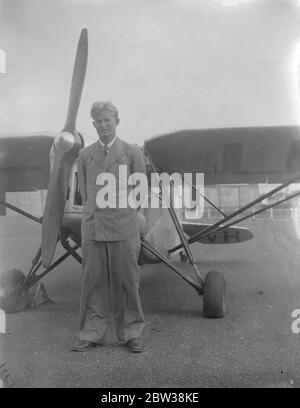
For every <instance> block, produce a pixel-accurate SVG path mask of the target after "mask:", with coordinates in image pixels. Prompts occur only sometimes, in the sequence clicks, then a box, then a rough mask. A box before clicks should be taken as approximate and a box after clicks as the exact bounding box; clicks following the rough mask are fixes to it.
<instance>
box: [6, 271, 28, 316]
mask: <svg viewBox="0 0 300 408" xmlns="http://www.w3.org/2000/svg"><path fill="white" fill-rule="evenodd" d="M24 279H25V275H24V273H23V272H21V271H19V270H18V269H12V270H10V271H5V272H3V273H1V274H0V309H2V310H4V311H5V312H7V313H14V312H19V311H21V310H24V309H25V308H26V307H28V306H29V305H30V296H29V293H28V290H24V288H23V282H24Z"/></svg>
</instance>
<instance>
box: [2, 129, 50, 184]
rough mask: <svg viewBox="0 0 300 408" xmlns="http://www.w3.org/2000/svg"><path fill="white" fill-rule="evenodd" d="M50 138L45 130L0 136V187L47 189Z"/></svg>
mask: <svg viewBox="0 0 300 408" xmlns="http://www.w3.org/2000/svg"><path fill="white" fill-rule="evenodd" d="M53 141H54V136H52V135H51V134H48V133H44V134H42V133H40V134H31V135H29V134H27V135H18V136H17V135H16V136H6V137H0V188H1V190H4V191H34V190H37V189H39V190H43V189H47V187H48V181H49V173H50V165H49V152H50V149H51V146H52V143H53Z"/></svg>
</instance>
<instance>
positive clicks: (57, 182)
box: [42, 149, 70, 268]
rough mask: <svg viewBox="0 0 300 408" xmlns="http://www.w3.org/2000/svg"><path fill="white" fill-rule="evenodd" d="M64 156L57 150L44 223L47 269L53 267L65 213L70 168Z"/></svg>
mask: <svg viewBox="0 0 300 408" xmlns="http://www.w3.org/2000/svg"><path fill="white" fill-rule="evenodd" d="M64 156H65V153H64V152H61V151H59V150H57V149H55V157H54V161H53V170H52V173H51V177H50V181H49V185H48V192H47V199H46V204H45V209H44V216H43V223H42V261H43V266H44V267H45V268H47V267H49V266H50V265H51V261H52V258H53V255H54V252H55V248H56V244H57V239H58V236H59V232H60V227H61V221H62V217H63V213H64V207H65V198H66V190H67V188H68V181H69V167H70V166H69V163H68V162H69V161H68V160H66V157H64Z"/></svg>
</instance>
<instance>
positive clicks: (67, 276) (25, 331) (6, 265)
mask: <svg viewBox="0 0 300 408" xmlns="http://www.w3.org/2000/svg"><path fill="white" fill-rule="evenodd" d="M247 225H248V226H249V227H250V229H251V231H252V232H253V233H254V234H255V238H254V239H253V240H252V241H249V242H247V243H241V244H236V245H233V244H229V245H217V246H213V245H200V244H194V245H193V246H192V248H193V249H194V253H195V255H196V258H197V260H199V268H200V271H201V272H202V273H203V274H205V273H206V272H207V271H208V270H210V269H218V270H220V271H222V272H223V273H224V274H225V277H226V283H227V309H228V310H227V314H226V316H225V317H224V318H223V319H207V318H204V317H203V313H202V301H201V299H200V297H199V296H198V295H197V293H196V292H195V290H194V289H193V288H192V287H190V286H189V285H188V284H186V283H185V282H184V281H183V280H182V279H180V278H178V277H177V275H175V274H174V272H172V271H170V270H168V269H167V268H166V267H164V266H162V265H152V266H150V265H145V266H143V267H142V268H141V269H142V281H141V298H142V304H143V309H144V313H145V317H146V321H147V325H146V330H145V333H144V341H145V343H146V345H147V351H146V352H145V353H143V354H131V353H128V352H127V350H126V349H125V347H124V346H122V345H120V344H118V343H117V341H116V338H115V334H114V330H113V328H112V330H111V332H110V334H109V336H108V337H107V339H106V344H105V345H104V346H102V347H100V348H97V349H93V350H91V351H89V352H85V353H72V352H70V351H69V349H70V347H71V345H72V344H73V342H74V341H75V339H76V332H77V325H78V319H77V314H78V306H79V293H80V275H81V269H80V266H79V265H78V264H77V263H76V262H75V261H74V260H72V259H67V261H65V262H64V264H63V265H61V266H59V267H58V268H56V269H55V270H54V271H52V272H51V273H50V275H49V276H48V277H46V278H45V279H44V283H45V286H46V288H47V291H48V294H49V296H50V297H51V298H52V299H53V300H54V301H55V303H52V304H51V303H48V304H44V305H42V306H39V307H38V308H35V309H28V310H25V311H23V312H20V313H16V314H9V315H7V332H8V333H7V334H0V367H1V365H2V364H4V363H6V365H5V370H6V372H5V377H6V378H5V382H6V384H9V385H10V386H11V387H76V388H78V387H99V388H100V387H101V388H102V387H197V388H200V387H299V386H300V354H299V350H300V333H299V334H294V333H293V332H292V330H291V325H292V322H293V320H294V319H293V318H292V312H293V310H294V309H300V239H299V237H298V235H297V234H298V232H297V225H296V224H295V222H293V221H291V220H285V221H284V220H272V221H271V220H264V221H258V220H256V221H251V222H250V223H249V224H247ZM39 236H40V226H39V225H36V224H35V223H33V222H32V221H30V220H24V219H22V218H19V217H1V218H0V272H1V271H4V270H6V269H11V268H18V269H21V270H23V271H24V272H25V271H26V270H27V269H28V268H29V266H30V262H31V258H32V257H33V255H34V252H35V251H36V246H37V245H38V242H39ZM181 267H182V268H183V269H184V270H186V271H190V270H191V267H190V266H189V265H185V264H181ZM191 274H193V272H192V271H191ZM299 327H300V324H299ZM2 378H4V376H2Z"/></svg>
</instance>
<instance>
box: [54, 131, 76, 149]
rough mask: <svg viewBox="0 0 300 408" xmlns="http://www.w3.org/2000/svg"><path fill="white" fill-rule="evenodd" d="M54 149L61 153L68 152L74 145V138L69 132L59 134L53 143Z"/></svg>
mask: <svg viewBox="0 0 300 408" xmlns="http://www.w3.org/2000/svg"><path fill="white" fill-rule="evenodd" d="M54 144H55V147H56V149H58V150H60V151H61V152H65V153H66V152H68V151H69V150H71V149H72V147H73V146H74V144H75V138H74V136H73V135H72V133H70V132H61V133H60V134H59V135H58V136H57V137H56V138H55V141H54Z"/></svg>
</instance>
